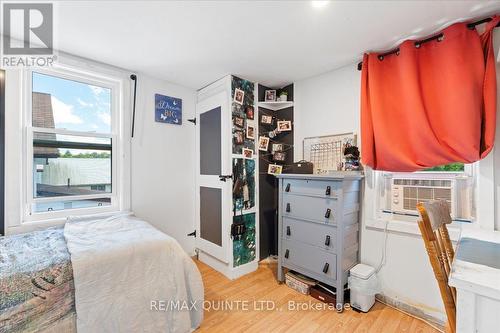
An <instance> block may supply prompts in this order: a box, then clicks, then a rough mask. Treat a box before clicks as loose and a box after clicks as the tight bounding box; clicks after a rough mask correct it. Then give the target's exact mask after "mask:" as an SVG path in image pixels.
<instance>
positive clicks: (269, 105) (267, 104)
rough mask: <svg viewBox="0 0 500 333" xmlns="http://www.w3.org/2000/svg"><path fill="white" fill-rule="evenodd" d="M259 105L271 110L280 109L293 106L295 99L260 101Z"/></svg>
mask: <svg viewBox="0 0 500 333" xmlns="http://www.w3.org/2000/svg"><path fill="white" fill-rule="evenodd" d="M258 106H259V107H263V108H266V109H269V110H273V111H278V110H281V109H286V108H289V107H292V106H293V101H286V102H281V101H275V102H259V103H258Z"/></svg>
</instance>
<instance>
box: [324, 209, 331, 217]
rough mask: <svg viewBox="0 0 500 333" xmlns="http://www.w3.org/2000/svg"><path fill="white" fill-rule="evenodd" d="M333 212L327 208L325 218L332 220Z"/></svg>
mask: <svg viewBox="0 0 500 333" xmlns="http://www.w3.org/2000/svg"><path fill="white" fill-rule="evenodd" d="M331 212H332V210H331V209H330V208H327V209H326V213H325V217H326V218H327V219H329V218H330V213H331Z"/></svg>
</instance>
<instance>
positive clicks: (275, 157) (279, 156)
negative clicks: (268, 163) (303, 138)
mask: <svg viewBox="0 0 500 333" xmlns="http://www.w3.org/2000/svg"><path fill="white" fill-rule="evenodd" d="M285 159H286V154H285V153H284V152H281V151H277V152H275V153H274V154H273V160H275V161H279V162H283V161H284V160H285Z"/></svg>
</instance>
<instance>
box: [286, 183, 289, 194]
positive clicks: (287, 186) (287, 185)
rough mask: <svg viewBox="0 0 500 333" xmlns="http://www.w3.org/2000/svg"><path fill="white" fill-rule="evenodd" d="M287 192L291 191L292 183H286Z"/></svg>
mask: <svg viewBox="0 0 500 333" xmlns="http://www.w3.org/2000/svg"><path fill="white" fill-rule="evenodd" d="M285 192H290V183H288V184H286V188H285Z"/></svg>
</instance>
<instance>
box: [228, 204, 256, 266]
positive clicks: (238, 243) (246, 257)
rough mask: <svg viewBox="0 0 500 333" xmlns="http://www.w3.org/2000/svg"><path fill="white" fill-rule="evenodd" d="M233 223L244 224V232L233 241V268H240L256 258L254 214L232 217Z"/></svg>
mask: <svg viewBox="0 0 500 333" xmlns="http://www.w3.org/2000/svg"><path fill="white" fill-rule="evenodd" d="M233 223H244V225H245V232H244V233H243V235H242V236H241V237H240V238H239V239H237V240H233V258H234V261H233V266H234V267H237V266H241V265H244V264H247V263H249V262H252V261H254V260H255V258H256V254H257V251H256V244H255V213H249V214H243V215H236V216H233Z"/></svg>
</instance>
